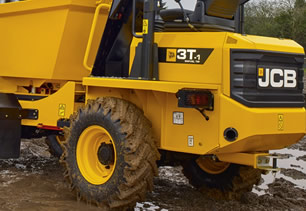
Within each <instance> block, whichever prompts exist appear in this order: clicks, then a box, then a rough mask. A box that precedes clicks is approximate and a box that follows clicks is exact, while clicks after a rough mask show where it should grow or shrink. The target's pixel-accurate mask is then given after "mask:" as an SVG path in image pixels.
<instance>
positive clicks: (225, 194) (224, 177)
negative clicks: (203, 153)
mask: <svg viewBox="0 0 306 211" xmlns="http://www.w3.org/2000/svg"><path fill="white" fill-rule="evenodd" d="M183 173H184V175H185V176H186V177H187V178H188V180H189V183H190V184H191V185H193V186H194V187H195V188H197V189H199V190H200V191H201V192H202V193H203V194H204V195H205V196H207V197H209V198H213V199H226V200H231V199H237V200H239V199H240V198H241V196H242V195H243V194H244V193H246V192H250V191H251V190H252V188H253V186H254V185H257V184H258V183H259V181H260V178H261V170H259V169H254V168H253V167H250V166H242V165H238V164H230V165H229V166H228V167H227V168H226V170H224V171H223V172H221V173H218V174H212V173H208V172H206V171H204V170H203V169H202V168H200V167H199V165H198V163H197V162H196V160H191V161H188V162H185V163H184V164H183Z"/></svg>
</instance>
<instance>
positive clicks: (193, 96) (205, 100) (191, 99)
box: [177, 90, 214, 110]
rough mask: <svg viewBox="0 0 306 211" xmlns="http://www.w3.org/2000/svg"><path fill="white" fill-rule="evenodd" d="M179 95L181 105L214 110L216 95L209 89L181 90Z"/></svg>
mask: <svg viewBox="0 0 306 211" xmlns="http://www.w3.org/2000/svg"><path fill="white" fill-rule="evenodd" d="M177 97H178V106H179V107H184V108H205V109H207V110H213V105H214V98H213V97H214V96H213V94H212V93H211V92H209V91H199V90H180V91H179V92H178V93H177Z"/></svg>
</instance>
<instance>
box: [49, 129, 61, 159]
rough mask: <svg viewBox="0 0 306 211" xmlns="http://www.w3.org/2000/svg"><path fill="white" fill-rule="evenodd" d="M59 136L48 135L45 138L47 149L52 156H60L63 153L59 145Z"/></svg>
mask: <svg viewBox="0 0 306 211" xmlns="http://www.w3.org/2000/svg"><path fill="white" fill-rule="evenodd" d="M60 139H61V137H59V136H57V135H49V136H48V137H47V139H46V143H47V145H48V146H49V151H50V153H51V155H53V156H54V157H57V158H60V157H61V156H62V154H63V149H62V147H61V144H60V142H61V140H60Z"/></svg>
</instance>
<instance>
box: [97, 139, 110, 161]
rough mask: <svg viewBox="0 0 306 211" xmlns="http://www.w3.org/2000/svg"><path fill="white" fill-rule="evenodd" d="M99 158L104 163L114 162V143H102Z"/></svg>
mask: <svg viewBox="0 0 306 211" xmlns="http://www.w3.org/2000/svg"><path fill="white" fill-rule="evenodd" d="M98 158H99V161H100V163H102V164H103V165H110V164H113V163H114V148H113V145H112V144H106V143H104V142H103V143H102V144H101V146H100V147H99V150H98Z"/></svg>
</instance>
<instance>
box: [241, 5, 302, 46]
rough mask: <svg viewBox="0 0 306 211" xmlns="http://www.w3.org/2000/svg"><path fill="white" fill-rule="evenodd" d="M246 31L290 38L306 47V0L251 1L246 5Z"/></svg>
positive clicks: (247, 32)
mask: <svg viewBox="0 0 306 211" xmlns="http://www.w3.org/2000/svg"><path fill="white" fill-rule="evenodd" d="M245 33H246V34H254V35H263V36H270V37H278V38H290V39H293V40H295V41H297V42H298V43H299V44H300V45H302V46H303V47H304V49H306V1H305V0H261V1H251V2H250V3H248V4H247V5H246V7H245Z"/></svg>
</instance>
